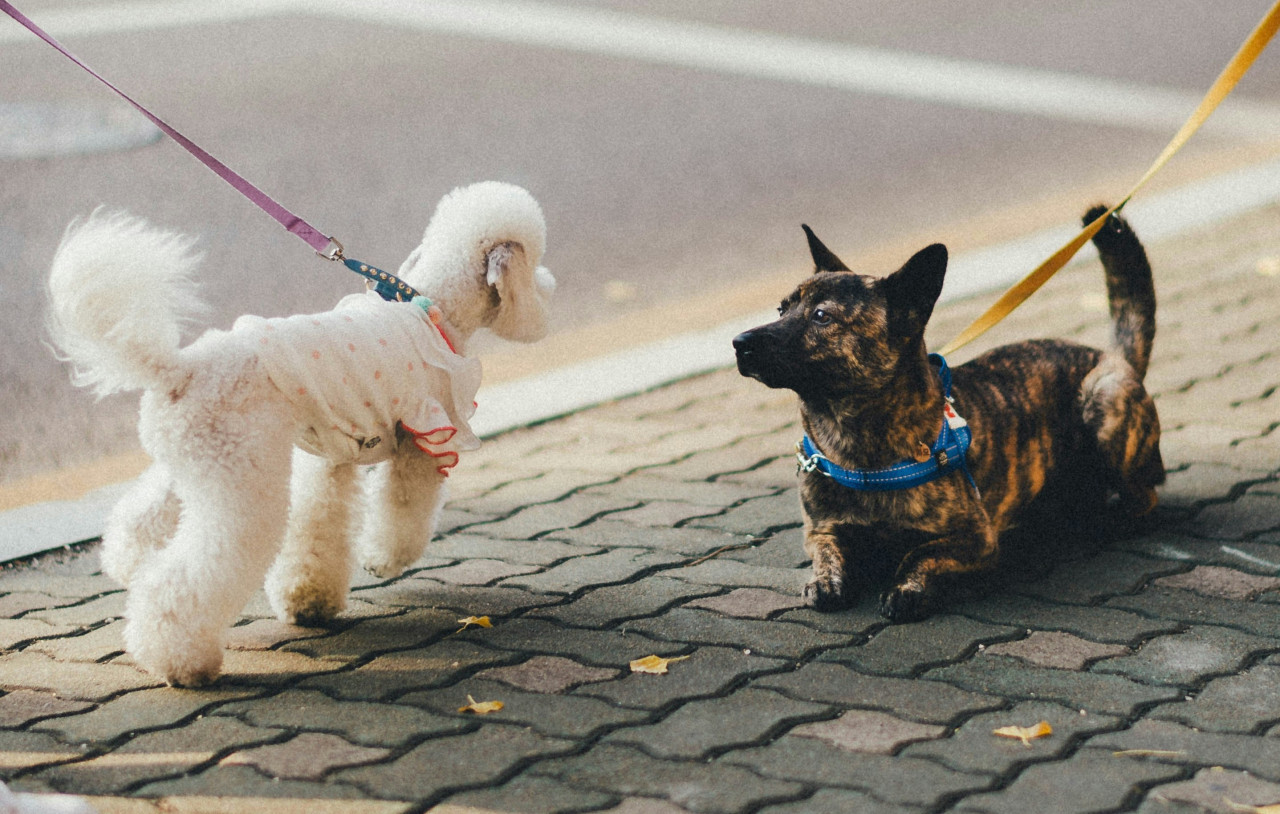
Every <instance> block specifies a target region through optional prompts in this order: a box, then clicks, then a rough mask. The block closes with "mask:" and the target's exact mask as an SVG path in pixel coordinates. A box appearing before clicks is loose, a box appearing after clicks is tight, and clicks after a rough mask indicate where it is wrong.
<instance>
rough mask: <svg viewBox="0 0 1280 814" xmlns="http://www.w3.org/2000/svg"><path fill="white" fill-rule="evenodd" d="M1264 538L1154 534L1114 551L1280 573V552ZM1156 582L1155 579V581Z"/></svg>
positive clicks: (1267, 574) (1261, 572)
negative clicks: (1207, 538) (1119, 550)
mask: <svg viewBox="0 0 1280 814" xmlns="http://www.w3.org/2000/svg"><path fill="white" fill-rule="evenodd" d="M1275 542H1277V540H1271V541H1268V540H1267V536H1266V535H1263V536H1260V537H1258V538H1256V539H1255V540H1253V541H1249V542H1243V541H1239V540H1232V541H1231V542H1222V541H1219V540H1199V539H1195V538H1192V537H1183V536H1181V535H1168V534H1158V533H1157V534H1155V535H1152V536H1150V537H1135V538H1132V539H1129V540H1122V541H1120V542H1118V543H1116V547H1117V548H1123V549H1124V550H1126V551H1132V552H1133V553H1135V554H1141V555H1143V556H1145V557H1155V558H1158V559H1166V560H1176V561H1179V562H1187V563H1199V564H1204V565H1220V566H1223V567H1225V568H1231V569H1233V570H1236V571H1244V572H1246V573H1250V574H1259V575H1262V576H1274V575H1275V574H1276V573H1278V572H1280V550H1277V548H1276V546H1275V545H1273V544H1272V543H1275ZM1157 582H1158V580H1157Z"/></svg>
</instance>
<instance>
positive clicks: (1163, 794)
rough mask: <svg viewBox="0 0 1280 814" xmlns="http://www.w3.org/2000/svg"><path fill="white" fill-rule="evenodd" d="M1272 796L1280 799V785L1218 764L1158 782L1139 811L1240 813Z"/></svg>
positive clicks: (1264, 804) (1153, 813) (1150, 813)
mask: <svg viewBox="0 0 1280 814" xmlns="http://www.w3.org/2000/svg"><path fill="white" fill-rule="evenodd" d="M1272 800H1280V785H1277V784H1275V783H1268V782H1267V781H1265V780H1259V779H1258V778H1256V777H1254V776H1253V775H1251V774H1249V773H1248V772H1234V771H1230V770H1228V769H1223V768H1222V767H1221V766H1215V767H1212V768H1209V769H1201V770H1200V771H1198V772H1196V774H1195V777H1193V778H1191V779H1190V780H1183V781H1181V782H1177V783H1166V784H1164V785H1161V786H1156V787H1155V788H1154V789H1151V790H1150V791H1149V792H1147V796H1146V798H1145V799H1144V800H1143V801H1142V805H1141V806H1139V807H1138V811H1139V812H1140V814H1155V812H1163V813H1164V814H1201V813H1202V812H1212V814H1238V812H1240V811H1242V810H1247V807H1249V806H1257V807H1262V806H1266V805H1270V804H1271V801H1272ZM1242 807H1244V808H1242Z"/></svg>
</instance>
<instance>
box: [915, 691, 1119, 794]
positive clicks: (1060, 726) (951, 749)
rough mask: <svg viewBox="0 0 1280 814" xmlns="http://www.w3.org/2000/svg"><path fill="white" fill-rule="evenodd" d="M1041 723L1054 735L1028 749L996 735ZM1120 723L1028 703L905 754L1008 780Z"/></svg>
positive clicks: (989, 714)
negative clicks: (1004, 729) (1017, 770)
mask: <svg viewBox="0 0 1280 814" xmlns="http://www.w3.org/2000/svg"><path fill="white" fill-rule="evenodd" d="M1040 721H1046V722H1047V723H1048V724H1049V726H1050V727H1052V728H1053V733H1052V734H1050V735H1048V736H1047V737H1043V738H1035V739H1033V740H1031V741H1029V742H1028V743H1025V744H1024V743H1023V742H1022V741H1021V740H1016V739H1013V738H1004V737H998V736H996V735H994V734H992V732H993V731H994V730H996V729H999V728H1001V727H1006V726H1022V727H1034V726H1035V725H1036V724H1038V723H1039V722H1040ZM1121 723H1122V722H1121V719H1120V718H1117V717H1115V716H1113V715H1099V714H1097V713H1086V714H1081V712H1080V710H1076V709H1069V708H1067V707H1064V706H1062V705H1061V704H1053V703H1049V702H1047V701H1023V702H1021V703H1018V704H1015V705H1013V706H1012V707H1011V708H1009V709H1002V710H998V711H995V712H984V713H981V714H979V715H975V716H973V717H972V718H970V719H969V720H967V721H965V722H964V725H963V726H961V727H960V728H959V729H957V730H956V731H955V732H954V733H952V734H951V735H950V736H949V737H946V738H937V739H934V740H928V741H923V742H921V743H915V744H912V745H911V746H908V747H907V748H906V749H904V750H902V754H903V755H906V756H909V757H921V758H925V757H927V758H930V759H932V760H936V761H938V762H939V763H942V764H943V765H946V766H948V767H950V768H952V769H955V770H956V771H960V772H985V773H988V774H997V775H1001V776H1003V775H1006V774H1008V773H1009V772H1010V771H1011V770H1013V769H1015V768H1016V767H1018V766H1024V765H1030V764H1032V763H1039V762H1042V761H1045V760H1048V759H1052V758H1059V757H1061V756H1063V755H1064V754H1066V753H1067V752H1069V751H1070V750H1071V749H1073V748H1074V747H1075V745H1076V743H1077V742H1078V741H1079V739H1080V738H1081V737H1083V736H1086V735H1092V734H1094V733H1098V732H1105V731H1109V730H1112V729H1116V728H1117V727H1119V726H1120V725H1121Z"/></svg>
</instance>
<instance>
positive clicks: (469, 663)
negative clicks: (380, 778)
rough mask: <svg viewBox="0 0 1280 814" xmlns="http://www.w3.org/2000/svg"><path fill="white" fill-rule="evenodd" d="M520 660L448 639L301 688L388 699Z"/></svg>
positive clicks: (315, 679)
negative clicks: (486, 668)
mask: <svg viewBox="0 0 1280 814" xmlns="http://www.w3.org/2000/svg"><path fill="white" fill-rule="evenodd" d="M517 660H518V658H517V657H516V656H514V655H513V654H511V653H505V652H503V651H501V650H491V649H489V648H484V647H480V646H478V645H475V644H471V643H470V642H466V641H461V640H458V639H445V640H443V641H441V642H437V643H436V644H433V645H431V646H430V647H424V648H421V649H418V650H405V651H402V652H397V653H390V654H387V655H384V656H379V657H378V658H376V659H373V660H372V661H370V662H369V663H367V664H362V665H360V666H359V667H357V668H355V669H354V670H348V671H344V672H340V673H332V674H329V675H321V676H313V677H311V678H308V679H306V680H304V681H302V682H301V683H299V684H298V685H297V686H299V687H301V688H303V689H314V690H321V691H323V692H325V693H328V694H330V695H333V696H335V697H337V698H342V699H349V700H356V701H376V700H386V699H389V698H394V697H395V696H397V695H399V694H402V693H404V692H409V691H413V690H418V689H425V688H428V687H441V686H446V685H448V684H452V683H453V682H455V681H457V680H458V679H460V678H463V677H464V676H466V675H469V674H471V673H473V672H475V671H476V670H480V669H483V668H485V667H494V666H497V665H500V664H511V663H513V662H515V661H517Z"/></svg>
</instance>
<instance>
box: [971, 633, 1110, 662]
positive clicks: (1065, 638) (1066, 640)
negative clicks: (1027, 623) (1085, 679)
mask: <svg viewBox="0 0 1280 814" xmlns="http://www.w3.org/2000/svg"><path fill="white" fill-rule="evenodd" d="M985 652H986V653H987V654H988V655H991V656H1010V657H1012V658H1015V659H1020V660H1022V661H1025V662H1027V663H1029V664H1034V665H1036V666H1037V667H1053V668H1055V669H1058V670H1083V669H1084V668H1085V667H1086V666H1087V665H1088V664H1089V663H1090V662H1092V661H1097V660H1098V659H1101V658H1107V657H1111V656H1121V655H1124V654H1126V653H1128V652H1129V648H1127V647H1125V646H1124V645H1119V644H1098V643H1097V642H1090V641H1086V640H1085V639H1081V638H1080V637H1079V636H1072V635H1071V634H1070V633H1062V632H1060V631H1047V632H1046V631H1043V630H1036V631H1032V632H1031V633H1030V634H1029V635H1028V636H1027V638H1025V639H1020V640H1018V641H1014V642H999V643H997V644H993V645H989V646H987V647H986V648H985Z"/></svg>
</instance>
